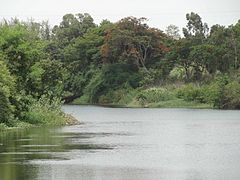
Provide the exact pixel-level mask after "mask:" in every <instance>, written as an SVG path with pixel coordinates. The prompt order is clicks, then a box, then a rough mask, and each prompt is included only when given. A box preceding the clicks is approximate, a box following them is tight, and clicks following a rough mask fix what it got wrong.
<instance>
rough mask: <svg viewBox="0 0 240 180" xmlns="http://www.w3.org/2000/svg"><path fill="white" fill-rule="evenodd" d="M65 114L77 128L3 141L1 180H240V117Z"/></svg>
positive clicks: (78, 110) (83, 109) (116, 111)
mask: <svg viewBox="0 0 240 180" xmlns="http://www.w3.org/2000/svg"><path fill="white" fill-rule="evenodd" d="M63 110H64V111H65V112H67V113H70V114H72V115H73V116H75V117H76V118H77V119H79V120H80V121H81V122H82V124H80V125H76V126H69V127H64V128H61V129H39V128H38V129H31V130H25V131H20V132H19V131H18V132H11V133H7V134H1V135H0V180H48V179H50V180H79V179H83V180H88V179H89V180H108V179H111V180H120V179H121V180H148V179H149V180H175V179H179V180H206V179H209V180H215V179H216V180H226V179H227V180H239V179H240V111H219V110H196V109H195V110H192V109H128V108H104V107H95V106H64V107H63Z"/></svg>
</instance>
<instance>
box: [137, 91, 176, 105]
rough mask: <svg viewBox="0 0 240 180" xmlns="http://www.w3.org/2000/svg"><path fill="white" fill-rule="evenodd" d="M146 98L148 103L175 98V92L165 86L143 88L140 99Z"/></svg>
mask: <svg viewBox="0 0 240 180" xmlns="http://www.w3.org/2000/svg"><path fill="white" fill-rule="evenodd" d="M139 98H140V99H144V100H145V101H146V102H147V103H157V102H160V101H167V100H171V99H174V94H173V93H172V92H169V91H168V90H167V89H164V88H150V89H146V90H143V91H142V92H141V93H140V94H139V95H138V99H139Z"/></svg>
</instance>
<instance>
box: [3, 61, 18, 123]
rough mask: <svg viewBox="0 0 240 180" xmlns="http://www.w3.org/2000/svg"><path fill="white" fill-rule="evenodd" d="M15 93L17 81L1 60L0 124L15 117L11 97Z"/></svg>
mask: <svg viewBox="0 0 240 180" xmlns="http://www.w3.org/2000/svg"><path fill="white" fill-rule="evenodd" d="M14 91H15V79H14V78H13V77H12V76H11V75H10V72H9V70H8V69H7V66H6V65H5V63H4V62H3V61H1V60H0V123H8V122H9V121H10V120H11V119H12V117H13V107H12V105H11V104H10V97H11V96H12V95H13V93H14Z"/></svg>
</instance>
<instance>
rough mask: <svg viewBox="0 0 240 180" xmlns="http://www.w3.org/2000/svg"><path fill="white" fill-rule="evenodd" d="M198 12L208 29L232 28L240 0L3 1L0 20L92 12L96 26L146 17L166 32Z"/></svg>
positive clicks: (58, 18)
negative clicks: (101, 23)
mask: <svg viewBox="0 0 240 180" xmlns="http://www.w3.org/2000/svg"><path fill="white" fill-rule="evenodd" d="M192 11H193V12H196V13H198V14H199V15H200V16H201V17H202V19H203V21H204V22H207V23H208V24H209V26H211V25H213V24H222V25H231V24H235V23H236V22H237V21H238V19H240V0H0V19H2V18H6V19H9V18H11V17H18V18H20V19H22V20H26V19H27V18H31V17H32V18H33V19H34V20H36V21H42V20H49V22H50V24H51V25H55V24H58V23H59V22H60V21H61V18H62V16H63V15H64V14H67V13H73V14H76V13H85V12H86V13H89V14H91V16H92V17H93V18H94V20H95V23H99V22H101V20H102V19H108V20H110V21H112V22H115V21H117V20H120V19H121V18H123V17H127V16H136V17H146V18H148V19H149V22H148V24H149V25H150V26H153V27H157V28H160V29H161V30H165V28H166V27H167V26H168V25H169V24H175V25H177V26H179V27H180V28H182V27H183V26H185V25H186V20H185V15H186V13H189V12H192Z"/></svg>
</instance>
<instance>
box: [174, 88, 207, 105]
mask: <svg viewBox="0 0 240 180" xmlns="http://www.w3.org/2000/svg"><path fill="white" fill-rule="evenodd" d="M177 97H178V98H182V99H184V100H185V101H199V102H205V99H204V91H203V89H202V88H201V87H199V86H196V85H194V84H188V85H185V86H183V87H181V88H180V89H178V90H177Z"/></svg>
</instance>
